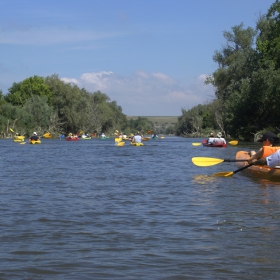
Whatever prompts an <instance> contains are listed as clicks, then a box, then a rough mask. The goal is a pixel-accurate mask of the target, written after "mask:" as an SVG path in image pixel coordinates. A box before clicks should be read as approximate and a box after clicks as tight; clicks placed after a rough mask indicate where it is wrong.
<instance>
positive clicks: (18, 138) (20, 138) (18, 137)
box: [14, 136, 24, 142]
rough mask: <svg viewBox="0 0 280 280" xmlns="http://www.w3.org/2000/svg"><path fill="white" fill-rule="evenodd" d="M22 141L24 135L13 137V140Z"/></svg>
mask: <svg viewBox="0 0 280 280" xmlns="http://www.w3.org/2000/svg"><path fill="white" fill-rule="evenodd" d="M23 141H24V136H15V137H14V142H23Z"/></svg>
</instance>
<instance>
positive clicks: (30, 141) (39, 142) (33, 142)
mask: <svg viewBox="0 0 280 280" xmlns="http://www.w3.org/2000/svg"><path fill="white" fill-rule="evenodd" d="M29 143H30V144H41V140H29Z"/></svg>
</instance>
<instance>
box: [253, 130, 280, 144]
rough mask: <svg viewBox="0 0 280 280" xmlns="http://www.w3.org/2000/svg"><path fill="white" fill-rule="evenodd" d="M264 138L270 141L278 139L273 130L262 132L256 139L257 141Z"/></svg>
mask: <svg viewBox="0 0 280 280" xmlns="http://www.w3.org/2000/svg"><path fill="white" fill-rule="evenodd" d="M264 140H269V141H271V142H275V141H278V140H279V138H278V137H277V135H276V134H274V133H273V132H270V131H267V132H266V133H264V134H263V136H262V137H261V138H260V139H259V140H258V142H262V141H264Z"/></svg>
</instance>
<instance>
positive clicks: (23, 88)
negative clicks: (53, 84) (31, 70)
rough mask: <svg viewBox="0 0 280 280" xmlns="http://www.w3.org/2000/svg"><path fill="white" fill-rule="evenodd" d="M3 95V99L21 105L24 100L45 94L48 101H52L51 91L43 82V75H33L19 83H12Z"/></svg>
mask: <svg viewBox="0 0 280 280" xmlns="http://www.w3.org/2000/svg"><path fill="white" fill-rule="evenodd" d="M8 91H9V93H8V94H7V95H6V96H5V98H4V99H5V101H6V102H9V103H11V104H13V105H16V106H23V105H24V104H25V102H26V101H27V100H28V99H29V98H31V97H33V96H35V95H38V96H46V97H47V99H48V103H49V104H51V103H52V92H51V91H50V89H49V87H48V86H47V85H46V84H45V80H44V78H43V77H39V76H33V77H30V78H27V79H25V80H23V81H22V82H19V83H13V85H12V87H10V88H9V90H8Z"/></svg>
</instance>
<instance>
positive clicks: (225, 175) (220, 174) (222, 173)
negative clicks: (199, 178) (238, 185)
mask: <svg viewBox="0 0 280 280" xmlns="http://www.w3.org/2000/svg"><path fill="white" fill-rule="evenodd" d="M233 174H234V172H232V171H231V172H218V173H215V174H213V176H215V177H232V175H233Z"/></svg>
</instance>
